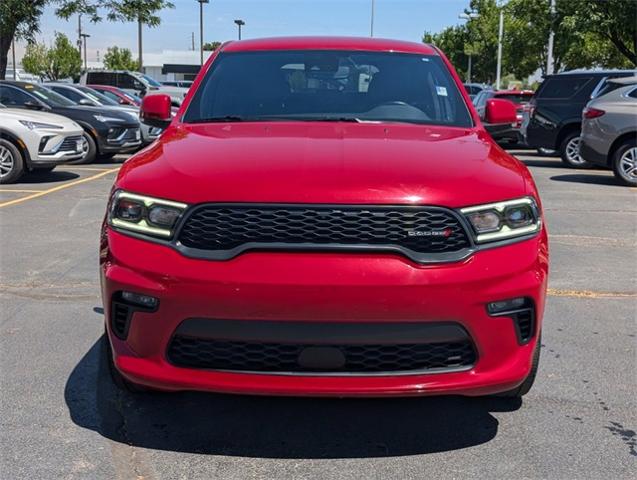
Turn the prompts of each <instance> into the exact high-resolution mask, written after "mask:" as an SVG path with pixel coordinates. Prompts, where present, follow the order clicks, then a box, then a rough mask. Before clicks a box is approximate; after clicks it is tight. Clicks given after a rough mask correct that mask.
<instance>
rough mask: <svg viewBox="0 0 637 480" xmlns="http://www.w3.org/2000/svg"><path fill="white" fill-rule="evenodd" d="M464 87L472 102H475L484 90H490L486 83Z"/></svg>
mask: <svg viewBox="0 0 637 480" xmlns="http://www.w3.org/2000/svg"><path fill="white" fill-rule="evenodd" d="M463 85H464V89H465V91H466V92H467V93H468V94H469V98H470V99H471V100H473V99H474V98H475V97H476V95H478V94H479V93H480V92H481V91H482V90H484V89H487V88H490V87H489V86H488V85H485V84H484V83H464V84H463Z"/></svg>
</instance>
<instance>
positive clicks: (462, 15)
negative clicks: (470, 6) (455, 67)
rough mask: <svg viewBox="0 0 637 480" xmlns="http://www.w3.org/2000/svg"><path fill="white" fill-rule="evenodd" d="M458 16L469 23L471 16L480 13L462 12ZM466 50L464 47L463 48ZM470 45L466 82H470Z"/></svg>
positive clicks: (473, 16) (474, 16)
mask: <svg viewBox="0 0 637 480" xmlns="http://www.w3.org/2000/svg"><path fill="white" fill-rule="evenodd" d="M458 18H459V19H461V20H467V23H469V20H471V19H473V18H480V14H479V13H478V12H470V13H462V14H460V15H458ZM465 52H466V49H465ZM471 53H472V51H471V46H469V55H468V56H469V65H468V66H467V83H471Z"/></svg>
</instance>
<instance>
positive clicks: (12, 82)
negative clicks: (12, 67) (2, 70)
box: [0, 80, 36, 88]
mask: <svg viewBox="0 0 637 480" xmlns="http://www.w3.org/2000/svg"><path fill="white" fill-rule="evenodd" d="M2 84H6V85H13V86H15V87H23V88H24V87H26V86H27V85H36V84H35V83H33V82H21V81H19V80H0V85H2Z"/></svg>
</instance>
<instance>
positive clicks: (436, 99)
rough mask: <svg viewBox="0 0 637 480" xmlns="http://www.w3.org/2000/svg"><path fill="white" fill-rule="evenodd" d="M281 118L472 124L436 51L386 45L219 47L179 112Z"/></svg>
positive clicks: (190, 118)
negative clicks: (380, 48)
mask: <svg viewBox="0 0 637 480" xmlns="http://www.w3.org/2000/svg"><path fill="white" fill-rule="evenodd" d="M281 119H291V120H305V121H317V120H323V121H359V122H363V121H374V122H408V123H418V124H439V125H452V126H458V127H470V126H471V125H472V122H471V117H470V115H469V111H468V109H467V106H466V105H465V103H464V101H463V99H462V97H461V95H460V92H459V90H458V88H457V86H456V84H455V82H454V80H453V78H452V77H451V74H450V73H449V71H448V69H447V68H446V66H445V65H444V63H443V61H442V59H441V58H440V57H438V56H433V55H418V54H403V53H392V52H361V51H333V50H329V51H324V50H295V51H258V52H238V53H220V54H219V56H218V57H217V59H216V60H215V62H214V63H213V65H212V68H211V69H210V70H209V71H208V73H207V74H206V77H205V78H204V80H203V82H202V84H201V85H200V86H199V88H198V89H197V92H196V93H195V96H194V98H193V100H192V102H191V103H190V105H189V106H188V110H187V112H186V114H185V115H184V121H185V122H189V123H196V122H211V121H242V120H245V121H259V120H281Z"/></svg>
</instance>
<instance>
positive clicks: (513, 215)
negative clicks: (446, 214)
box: [460, 197, 542, 243]
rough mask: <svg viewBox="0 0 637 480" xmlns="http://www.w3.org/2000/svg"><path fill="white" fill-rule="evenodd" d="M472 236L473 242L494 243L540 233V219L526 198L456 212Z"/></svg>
mask: <svg viewBox="0 0 637 480" xmlns="http://www.w3.org/2000/svg"><path fill="white" fill-rule="evenodd" d="M460 213H462V214H463V215H464V216H465V218H466V219H467V220H468V221H469V223H470V224H471V226H472V227H473V230H474V232H475V234H476V237H475V238H476V242H478V243H484V242H494V241H497V240H504V239H507V238H512V237H519V236H523V235H529V234H531V233H535V232H537V231H539V230H540V227H541V226H542V220H541V219H540V213H539V211H538V208H537V204H536V203H535V200H533V199H532V198H530V197H525V198H520V199H517V200H507V201H505V202H497V203H489V204H486V205H476V206H475V207H467V208H462V209H460Z"/></svg>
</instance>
